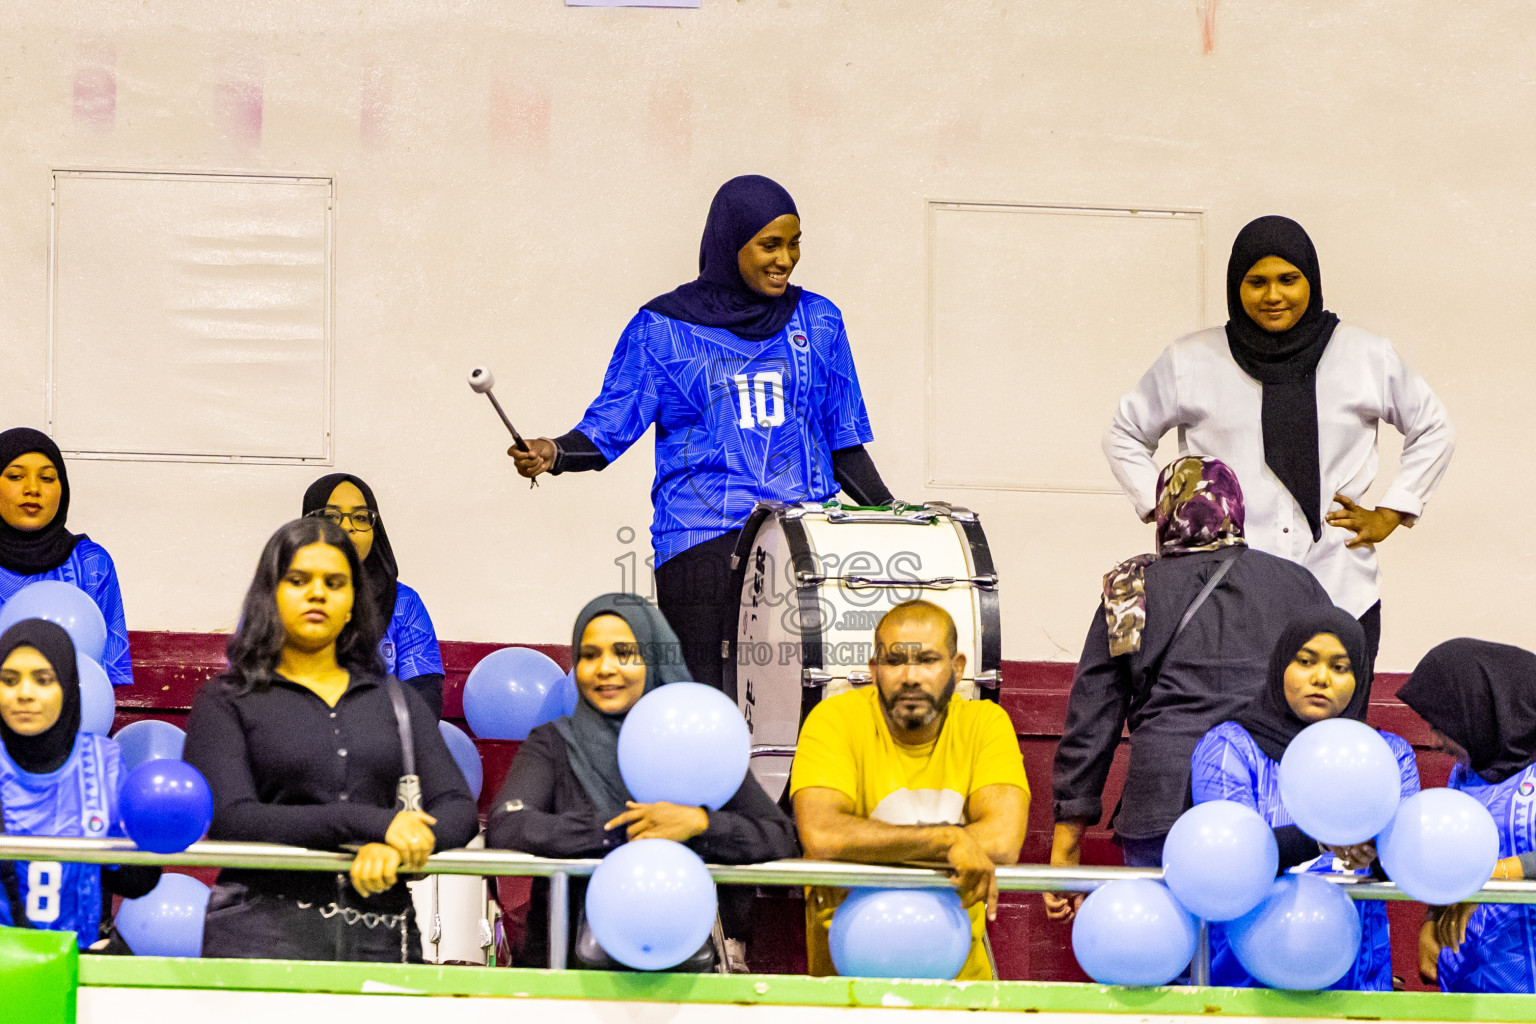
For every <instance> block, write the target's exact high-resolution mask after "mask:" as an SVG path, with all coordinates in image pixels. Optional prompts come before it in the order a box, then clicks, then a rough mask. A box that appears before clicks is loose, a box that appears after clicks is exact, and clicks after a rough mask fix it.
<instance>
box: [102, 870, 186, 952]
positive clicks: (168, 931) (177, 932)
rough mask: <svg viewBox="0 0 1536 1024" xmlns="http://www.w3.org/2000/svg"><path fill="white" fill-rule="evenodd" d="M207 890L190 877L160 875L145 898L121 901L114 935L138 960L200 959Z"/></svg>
mask: <svg viewBox="0 0 1536 1024" xmlns="http://www.w3.org/2000/svg"><path fill="white" fill-rule="evenodd" d="M207 912H208V887H207V886H206V885H204V884H203V883H202V882H199V881H198V880H197V879H195V878H193V877H191V876H190V875H169V874H167V875H161V876H160V882H159V884H158V885H156V886H155V887H154V888H153V889H151V890H150V891H149V892H148V894H146V895H144V896H140V897H139V898H138V899H136V900H123V905H122V906H121V907H119V908H118V911H117V931H118V934H119V935H121V936H122V937H123V941H124V942H126V943H128V948H129V949H131V950H133V951H134V953H136V954H137V955H139V956H202V955H203V916H204V915H205V914H206V913H207Z"/></svg>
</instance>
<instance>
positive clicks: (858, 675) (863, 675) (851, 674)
mask: <svg viewBox="0 0 1536 1024" xmlns="http://www.w3.org/2000/svg"><path fill="white" fill-rule="evenodd" d="M874 681H875V677H874V676H872V675H870V674H869V670H868V669H864V668H851V669H849V670H848V685H849V686H868V685H869V684H870V683H872V682H874Z"/></svg>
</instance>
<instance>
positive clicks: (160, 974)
mask: <svg viewBox="0 0 1536 1024" xmlns="http://www.w3.org/2000/svg"><path fill="white" fill-rule="evenodd" d="M80 984H81V985H82V986H93V987H107V988H193V989H234V990H247V991H249V990H265V991H273V992H326V993H363V994H390V993H393V994H403V995H422V996H482V997H502V998H537V999H609V1000H628V1001H640V1002H665V1003H734V1004H757V1005H768V1006H844V1007H862V1006H878V1007H887V1008H889V1007H911V1008H918V1009H944V1010H951V1009H953V1010H1011V1011H1016V1012H1025V1013H1134V1014H1168V1015H1201V1016H1206V1015H1223V1016H1240V1017H1323V1018H1335V1019H1350V1020H1402V1021H1498V1022H1505V1021H1508V1022H1517V1021H1536V996H1526V995H1507V996H1506V995H1495V996H1484V995H1444V994H1441V993H1438V992H1372V993H1365V992H1310V993H1292V992H1276V991H1270V990H1267V989H1232V988H1209V989H1190V988H1120V987H1115V986H1106V985H1079V984H1070V983H1066V982H1032V981H999V982H982V981H976V982H938V981H882V980H873V979H862V978H806V977H799V976H787V975H766V974H759V975H751V974H748V975H742V974H738V975H717V974H695V975H690V974H609V973H602V972H596V971H529V970H510V969H504V968H498V969H490V968H484V967H435V966H430V965H427V966H408V965H402V964H352V963H318V962H305V961H287V960H174V959H164V958H159V957H95V956H85V957H81V958H80Z"/></svg>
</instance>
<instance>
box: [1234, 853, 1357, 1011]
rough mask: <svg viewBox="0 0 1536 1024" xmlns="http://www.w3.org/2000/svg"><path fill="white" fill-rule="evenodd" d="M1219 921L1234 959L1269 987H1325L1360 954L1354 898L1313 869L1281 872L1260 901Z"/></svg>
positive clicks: (1347, 968) (1303, 989)
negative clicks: (1233, 917)
mask: <svg viewBox="0 0 1536 1024" xmlns="http://www.w3.org/2000/svg"><path fill="white" fill-rule="evenodd" d="M1225 927H1226V930H1227V941H1228V942H1229V943H1230V944H1231V946H1232V952H1233V953H1234V954H1236V955H1237V962H1238V963H1240V964H1242V965H1243V968H1244V969H1245V970H1247V972H1248V973H1249V974H1251V975H1253V976H1254V977H1255V978H1257V979H1258V980H1259V981H1261V982H1262V983H1264V984H1265V985H1268V986H1269V987H1270V988H1287V989H1296V990H1299V991H1308V992H1310V991H1315V990H1317V989H1323V988H1327V987H1328V986H1329V985H1332V984H1333V983H1334V982H1336V981H1338V980H1339V979H1340V978H1342V977H1344V975H1345V973H1346V972H1348V970H1349V968H1350V967H1351V965H1353V964H1354V962H1355V957H1357V956H1359V954H1360V915H1359V913H1357V912H1356V911H1355V905H1354V903H1353V902H1352V901H1351V900H1350V898H1349V897H1348V896H1346V895H1344V891H1343V890H1342V889H1340V888H1339V887H1338V886H1336V885H1334V884H1332V883H1331V882H1325V881H1323V880H1322V879H1321V878H1318V877H1317V876H1316V875H1306V874H1302V875H1281V876H1280V877H1279V878H1277V879H1275V882H1274V884H1273V885H1272V886H1271V887H1270V890H1269V895H1268V896H1266V897H1264V902H1263V903H1260V904H1259V905H1258V906H1257V907H1254V908H1253V909H1252V910H1250V911H1249V912H1248V913H1246V914H1244V915H1243V916H1242V917H1240V918H1238V919H1237V920H1236V921H1233V922H1232V923H1231V924H1228V925H1226V926H1225Z"/></svg>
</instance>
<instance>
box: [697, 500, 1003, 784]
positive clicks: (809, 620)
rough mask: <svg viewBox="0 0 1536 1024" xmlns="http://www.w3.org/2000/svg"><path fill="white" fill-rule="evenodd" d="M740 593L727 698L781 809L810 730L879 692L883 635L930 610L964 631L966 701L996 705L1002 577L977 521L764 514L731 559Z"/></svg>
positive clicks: (828, 511) (816, 511) (903, 513)
mask: <svg viewBox="0 0 1536 1024" xmlns="http://www.w3.org/2000/svg"><path fill="white" fill-rule="evenodd" d="M731 568H732V570H733V571H734V573H735V577H734V580H735V585H736V587H737V589H738V592H739V593H740V595H741V597H740V614H739V616H738V619H737V625H736V630H735V644H734V649H732V650H727V651H722V652H721V653H722V655H723V656H724V657H725V673H724V677H725V692H726V694H727V695H729V696H732V697H734V698H735V699H736V704H737V706H738V707H740V708H741V712H742V715H743V716H744V717H745V718H746V720H747V727H748V728H749V729H750V730H751V733H752V755H753V756H752V771H753V773H754V774H755V775H756V776H757V778H758V781H759V782H761V783H762V785H763V788H764V789H765V790H767V792H768V795H769V796H770V797H773V798H775V799H777V798H778V797H779V795H780V794H781V793H782V792H783V790H784V787H785V785H786V784H787V782H788V778H789V764H790V758H791V757H792V756H793V754H794V747H795V742H796V740H797V739H798V738H799V735H800V723H801V722H802V721H804V720H805V716H806V715H807V714H808V713H809V712H810V710H811V708H813V707H815V706H816V704H817V703H818V702H819V701H821V700H822V699H823V698H825V697H832V696H836V695H837V694H839V693H844V692H846V691H847V690H850V689H853V688H854V687H858V686H866V685H868V684H869V683H870V682H871V679H870V674H869V661H870V658H871V657H872V656H873V654H874V639H875V625H876V624H877V623H878V622H879V621H880V618H881V616H883V615H884V614H885V613H886V612H887V611H889V610H890V609H891V608H892V607H894V606H895V605H898V604H900V603H901V602H903V601H910V600H912V599H914V598H922V599H923V600H926V601H931V602H933V603H934V604H936V605H938V606H939V607H941V608H943V609H944V610H945V611H947V612H949V614H950V615H951V616H952V617H953V618H954V620H955V630H956V632H957V633H958V636H959V650H960V652H961V653H963V654H964V655H965V671H966V675H965V677H964V678H962V679H960V680H958V681H957V684H956V688H955V694H956V696H957V697H960V698H965V699H971V698H975V697H983V698H987V699H991V700H996V699H997V688H998V683H999V670H1000V668H1001V665H1002V629H1001V624H1000V622H999V615H998V594H997V572H996V570H995V568H994V567H993V564H992V554H991V552H990V551H989V550H988V548H987V538H986V534H985V533H983V532H982V529H981V521H980V520H979V519H978V518H977V516H976V513H974V512H971V511H970V510H968V509H963V508H956V507H954V506H952V505H948V504H944V503H942V502H930V503H928V504H926V505H897V506H894V507H889V508H843V507H842V506H840V505H838V504H837V503H836V502H830V503H827V504H820V503H806V504H800V505H784V504H781V503H778V502H762V503H760V504H759V505H758V506H757V508H756V509H755V510H754V511H753V513H752V516H751V517H750V518H749V519H748V520H747V522H746V525H745V526H744V527H743V528H742V531H741V540H740V542H739V543H738V544H737V547H736V552H735V554H734V555H733V556H732V559H731Z"/></svg>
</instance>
